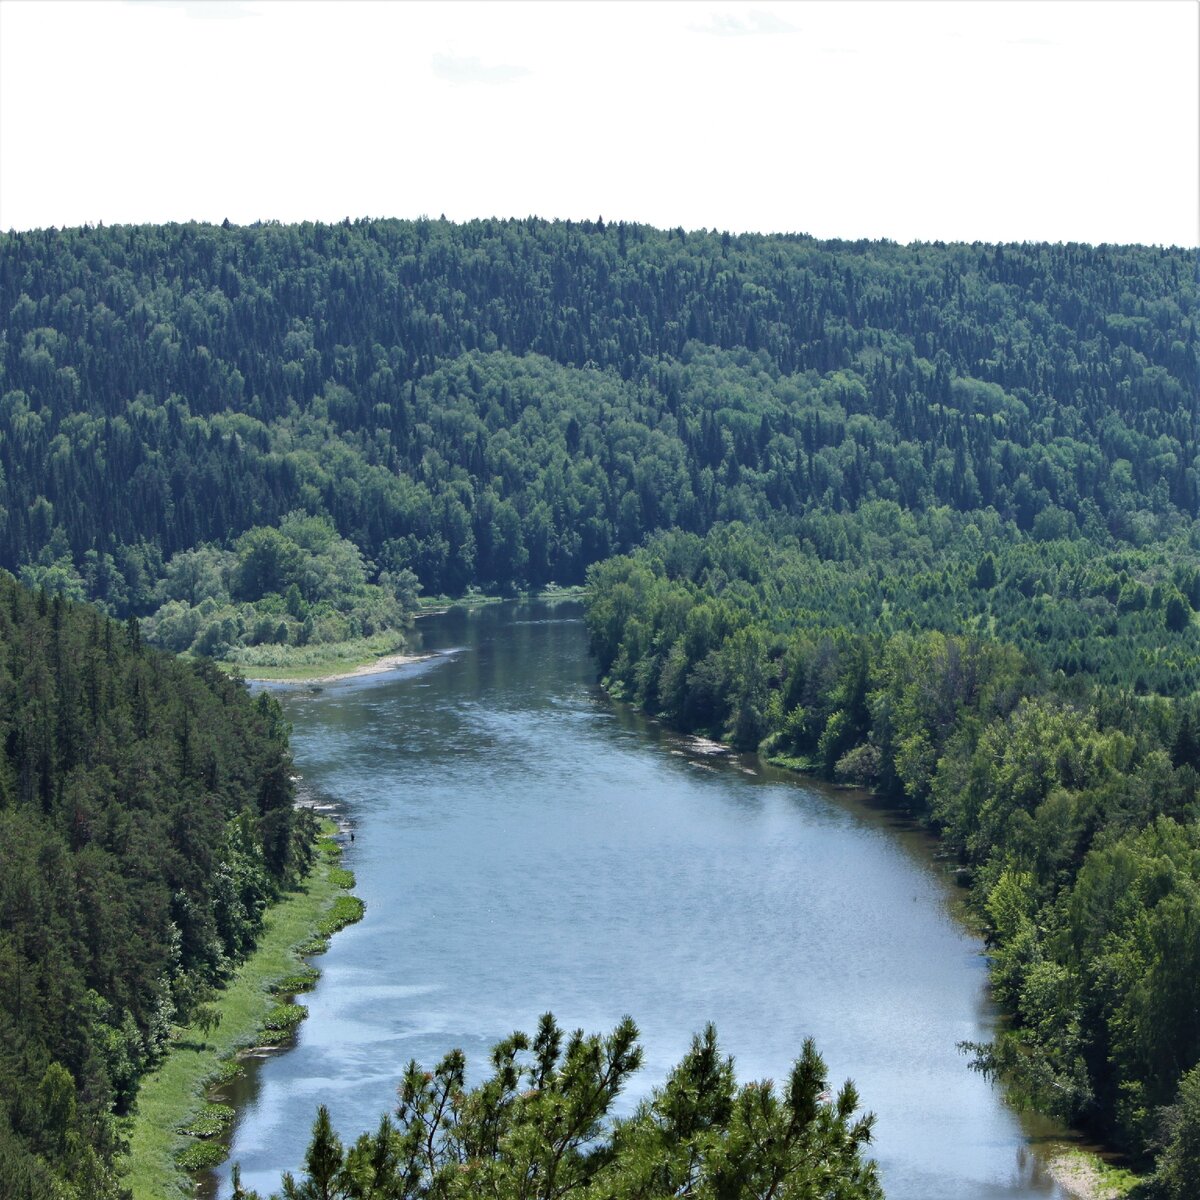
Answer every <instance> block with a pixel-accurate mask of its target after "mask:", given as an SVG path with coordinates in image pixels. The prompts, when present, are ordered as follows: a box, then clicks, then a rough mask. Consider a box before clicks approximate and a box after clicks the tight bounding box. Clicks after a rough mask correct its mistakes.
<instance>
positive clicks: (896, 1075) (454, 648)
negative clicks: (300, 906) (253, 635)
mask: <svg viewBox="0 0 1200 1200" xmlns="http://www.w3.org/2000/svg"><path fill="white" fill-rule="evenodd" d="M418 627H419V633H420V641H421V646H422V648H423V649H425V650H428V651H434V652H436V657H434V658H431V659H429V660H428V661H426V662H423V663H419V664H415V665H412V666H408V667H404V668H401V669H400V670H398V671H394V672H391V673H389V674H387V675H379V676H373V677H366V678H363V679H359V680H354V681H347V682H343V683H340V684H335V685H330V686H327V687H325V688H324V689H322V690H320V691H314V690H311V689H310V690H293V691H289V692H281V696H282V698H283V703H284V705H285V709H286V712H287V717H288V719H289V720H290V721H291V722H292V724H293V727H294V737H293V743H294V749H295V758H296V764H297V769H298V770H299V771H300V772H301V773H302V775H303V777H304V781H305V785H306V786H307V788H309V789H310V790H311V791H312V792H313V793H314V794H315V795H316V796H317V797H318V798H320V799H324V800H326V801H330V802H335V803H336V804H337V805H338V806H339V808H340V810H341V813H342V815H343V816H344V818H345V819H346V820H347V821H348V822H349V823H350V826H351V828H352V829H353V830H354V835H355V837H354V842H353V843H352V844H350V845H348V846H347V848H346V857H345V864H346V865H347V866H348V867H350V868H352V869H353V870H354V872H355V874H356V875H357V877H358V886H357V888H356V892H357V894H358V895H360V896H362V898H363V899H364V900H365V901H366V904H367V913H366V917H365V919H364V920H363V921H362V922H361V923H360V924H358V925H355V926H352V927H351V928H349V929H347V930H345V931H344V932H342V933H339V934H338V935H337V936H336V937H335V938H334V939H333V943H332V947H331V949H330V950H329V952H328V953H327V954H325V955H324V956H323V957H321V958H320V959H318V960H317V961H318V962H319V965H320V967H321V970H322V972H323V974H322V977H321V980H320V982H319V984H318V985H317V987H316V989H315V990H314V991H313V992H312V993H311V994H309V995H308V996H306V997H304V1003H305V1004H307V1005H308V1009H309V1017H308V1019H307V1021H305V1022H304V1024H303V1025H302V1026H301V1027H300V1031H299V1035H298V1038H297V1042H296V1044H295V1046H294V1047H293V1048H291V1049H288V1050H286V1051H284V1052H283V1053H280V1054H278V1055H274V1056H272V1057H270V1058H268V1059H266V1060H264V1061H263V1062H262V1063H261V1064H259V1065H256V1066H255V1067H254V1069H252V1070H251V1072H250V1073H249V1075H248V1077H247V1078H246V1079H245V1080H243V1081H242V1082H241V1083H240V1085H239V1089H238V1092H237V1094H236V1095H235V1100H236V1102H237V1105H238V1118H237V1123H236V1125H235V1128H234V1132H233V1145H232V1159H233V1160H237V1161H239V1162H240V1163H241V1167H242V1179H243V1181H244V1183H246V1184H248V1185H250V1186H252V1187H255V1188H257V1189H259V1190H260V1191H261V1192H262V1193H263V1194H264V1195H266V1194H267V1193H268V1192H269V1191H271V1190H272V1189H274V1188H277V1187H278V1186H279V1177H280V1174H281V1172H282V1171H283V1170H286V1169H292V1170H298V1169H299V1167H300V1165H301V1163H302V1161H303V1155H304V1150H305V1147H306V1145H307V1140H308V1136H309V1131H310V1128H311V1125H312V1121H313V1117H314V1115H315V1111H316V1107H317V1105H318V1104H319V1103H325V1104H327V1105H328V1107H329V1109H330V1112H331V1115H332V1118H333V1121H334V1124H335V1126H336V1128H337V1129H338V1131H339V1132H340V1133H341V1135H342V1137H343V1140H345V1141H351V1140H353V1138H354V1137H355V1136H356V1135H357V1134H358V1133H359V1132H361V1131H363V1130H365V1129H370V1128H373V1127H374V1126H375V1125H377V1124H378V1120H379V1116H380V1114H381V1113H382V1112H383V1111H384V1110H385V1109H389V1108H390V1107H392V1105H393V1104H394V1096H395V1087H396V1083H397V1081H398V1079H399V1076H400V1073H401V1071H402V1069H403V1067H404V1065H405V1064H406V1063H407V1062H408V1060H409V1059H412V1058H416V1059H417V1060H418V1061H420V1062H422V1063H424V1064H426V1065H427V1066H432V1065H433V1064H434V1063H435V1062H436V1061H437V1060H438V1059H439V1058H440V1057H441V1056H442V1055H443V1054H444V1053H445V1052H446V1051H447V1050H449V1049H451V1048H452V1047H455V1046H461V1047H463V1048H464V1049H465V1050H466V1051H467V1054H468V1059H469V1061H470V1062H471V1064H472V1065H473V1066H474V1067H475V1077H476V1078H478V1077H479V1076H480V1074H481V1073H482V1069H483V1064H484V1061H485V1053H486V1051H487V1049H488V1048H489V1047H490V1045H491V1044H492V1043H493V1042H494V1041H496V1040H497V1039H499V1038H501V1037H503V1036H505V1035H506V1034H508V1033H510V1032H511V1031H512V1030H514V1029H525V1030H532V1029H533V1028H534V1027H535V1025H536V1022H537V1019H538V1016H539V1015H540V1014H541V1013H543V1012H547V1011H551V1012H553V1013H554V1014H555V1015H556V1017H557V1018H558V1020H559V1022H560V1024H562V1025H564V1026H565V1027H567V1028H575V1027H582V1028H583V1029H585V1030H588V1031H606V1030H610V1029H611V1028H612V1026H613V1025H614V1024H615V1023H616V1022H617V1021H618V1020H619V1019H620V1017H621V1016H622V1015H623V1014H625V1013H629V1014H631V1015H632V1016H633V1017H634V1019H635V1020H636V1021H637V1023H638V1026H639V1028H640V1029H641V1033H642V1042H643V1045H644V1046H645V1051H646V1054H645V1066H644V1067H643V1068H642V1071H641V1072H640V1073H639V1075H638V1076H636V1077H635V1082H636V1090H635V1091H633V1092H631V1093H630V1094H629V1095H628V1096H627V1097H625V1105H626V1109H627V1108H628V1107H629V1106H631V1105H632V1103H633V1102H634V1101H635V1100H636V1099H637V1098H638V1097H639V1096H641V1095H644V1094H645V1093H646V1092H647V1091H649V1089H650V1088H652V1087H653V1086H654V1085H656V1084H658V1083H661V1082H662V1080H663V1078H664V1076H665V1074H666V1073H667V1071H668V1070H669V1068H670V1067H671V1066H672V1065H673V1064H674V1063H676V1062H677V1061H678V1060H679V1058H680V1057H681V1056H682V1055H683V1054H684V1052H685V1051H686V1050H687V1048H688V1045H689V1043H690V1040H691V1036H692V1034H693V1033H694V1032H695V1031H697V1030H699V1029H701V1028H702V1027H703V1026H704V1024H705V1023H706V1022H708V1021H713V1022H715V1024H716V1027H717V1031H718V1034H719V1036H720V1039H721V1042H722V1045H723V1047H724V1049H725V1050H726V1052H728V1053H730V1054H732V1055H733V1056H734V1058H735V1061H736V1066H737V1074H738V1078H739V1080H743V1081H747V1080H750V1079H761V1078H767V1077H769V1078H774V1079H777V1080H778V1079H782V1078H784V1077H785V1076H786V1073H787V1071H788V1070H789V1067H790V1065H791V1063H792V1061H793V1059H794V1058H795V1057H796V1055H797V1054H798V1053H799V1050H800V1046H801V1043H802V1042H803V1040H804V1038H805V1037H807V1036H810V1035H811V1036H813V1037H815V1038H816V1041H817V1046H818V1049H819V1050H820V1051H821V1053H822V1054H823V1055H824V1057H825V1060H826V1062H827V1064H828V1066H829V1072H830V1077H831V1079H832V1081H833V1083H834V1085H835V1086H838V1085H840V1083H841V1082H842V1080H844V1079H847V1078H852V1079H853V1080H854V1082H855V1084H856V1085H857V1087H858V1089H859V1092H860V1094H861V1096H862V1098H863V1103H864V1106H865V1107H867V1108H869V1109H871V1110H873V1111H874V1112H875V1113H876V1114H877V1124H876V1141H875V1145H874V1156H875V1158H876V1159H877V1161H878V1163H879V1167H880V1173H881V1176H882V1179H883V1183H884V1187H885V1189H886V1192H887V1195H888V1197H889V1198H890V1200H1000V1198H1001V1197H1003V1198H1005V1200H1013V1198H1016V1197H1023V1198H1024V1197H1061V1196H1063V1195H1064V1194H1063V1193H1061V1192H1060V1191H1059V1189H1058V1188H1057V1186H1056V1185H1055V1184H1054V1183H1053V1182H1052V1181H1051V1180H1050V1179H1049V1177H1048V1176H1047V1174H1046V1172H1045V1170H1044V1168H1043V1166H1042V1164H1041V1162H1040V1160H1039V1156H1038V1152H1037V1150H1036V1149H1035V1145H1036V1143H1037V1142H1038V1134H1039V1132H1040V1133H1041V1134H1043V1135H1045V1134H1048V1133H1049V1132H1050V1131H1048V1130H1041V1131H1039V1130H1037V1129H1035V1128H1034V1127H1033V1126H1031V1125H1030V1124H1028V1123H1027V1122H1026V1123H1023V1122H1022V1120H1021V1119H1020V1118H1018V1116H1017V1115H1015V1114H1014V1113H1013V1112H1012V1111H1011V1110H1010V1109H1009V1108H1008V1107H1007V1106H1006V1105H1005V1103H1004V1100H1003V1097H1002V1095H1001V1094H1000V1093H999V1092H998V1091H997V1090H996V1089H994V1088H993V1087H991V1086H990V1085H989V1084H988V1083H987V1082H986V1081H985V1080H984V1079H983V1078H981V1077H980V1076H979V1075H977V1074H975V1073H974V1072H972V1071H970V1070H968V1068H967V1060H966V1059H965V1058H964V1057H963V1055H962V1054H960V1053H959V1052H958V1051H957V1050H956V1044H957V1043H958V1042H960V1041H964V1040H972V1041H977V1040H982V1039H986V1038H987V1037H989V1035H990V1033H991V1031H992V1028H993V1024H994V1020H995V1016H994V1013H993V1009H992V1007H991V1005H990V1003H989V1000H988V997H987V991H986V965H985V960H984V958H983V955H982V953H981V950H982V947H981V945H980V943H979V941H978V940H977V939H976V938H974V937H972V936H971V935H970V934H968V933H967V932H966V930H965V929H964V927H963V926H962V925H961V923H960V922H959V920H958V919H957V918H956V915H955V914H956V905H957V903H958V894H957V893H956V890H955V888H954V887H953V885H952V883H951V882H950V881H949V880H948V879H947V876H946V873H945V871H944V870H943V869H942V867H941V866H940V865H939V864H938V863H937V862H936V861H935V860H934V858H933V855H932V848H931V845H930V843H929V842H928V840H927V839H926V838H924V837H923V836H922V835H921V834H919V833H918V832H916V831H914V830H912V829H909V828H907V827H906V826H905V824H904V823H903V822H902V821H899V820H897V819H896V818H895V817H893V816H890V815H889V814H888V813H887V812H886V811H881V810H879V809H877V808H875V807H872V806H870V805H868V804H866V803H864V802H862V801H861V800H855V799H854V798H852V797H847V796H845V795H843V794H840V793H837V792H832V791H829V790H825V789H822V788H820V787H818V786H814V785H812V784H809V783H804V782H798V781H796V779H795V778H794V777H787V776H785V775H784V774H783V773H782V772H778V771H775V770H773V769H771V768H769V767H765V766H764V765H763V764H761V763H760V762H759V761H758V760H757V759H755V758H752V757H742V758H735V757H730V758H727V759H724V760H718V759H713V758H710V757H707V756H705V755H704V754H702V753H700V752H699V751H698V750H696V749H695V748H693V747H692V746H691V745H690V743H689V742H688V741H687V740H686V739H682V738H679V737H677V736H675V735H673V734H671V733H670V732H669V731H667V730H664V729H663V728H661V727H660V726H658V725H656V724H654V723H650V722H647V721H645V720H643V719H640V718H638V717H637V716H636V715H634V714H633V713H631V712H629V711H628V710H626V709H625V708H623V707H621V706H614V705H613V704H610V703H609V702H608V701H606V699H605V698H604V697H603V695H602V694H601V693H600V692H599V691H598V690H597V688H596V683H595V666H594V664H593V663H592V661H591V660H590V659H589V657H588V653H587V636H586V631H585V628H584V625H583V623H582V613H581V609H580V607H579V606H578V605H575V604H559V605H557V606H549V605H545V604H523V605H517V604H505V605H497V606H492V607H485V608H481V609H476V610H474V611H470V612H468V611H464V610H462V609H455V610H452V611H450V612H448V613H445V614H443V615H438V616H430V617H427V618H424V619H422V620H421V621H419V622H418ZM219 1194H220V1195H221V1196H222V1197H227V1196H228V1195H229V1194H230V1186H229V1179H228V1166H226V1167H225V1168H224V1169H223V1171H222V1172H221V1176H220V1184H219Z"/></svg>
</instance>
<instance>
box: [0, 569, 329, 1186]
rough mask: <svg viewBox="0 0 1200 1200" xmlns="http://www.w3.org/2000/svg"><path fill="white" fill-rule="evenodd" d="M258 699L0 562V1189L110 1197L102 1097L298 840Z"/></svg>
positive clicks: (278, 730) (123, 1081) (220, 957)
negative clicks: (35, 587)
mask: <svg viewBox="0 0 1200 1200" xmlns="http://www.w3.org/2000/svg"><path fill="white" fill-rule="evenodd" d="M290 772H291V759H290V756H289V753H288V746H287V735H286V729H285V727H284V725H283V724H282V721H281V718H280V714H279V710H278V706H277V705H276V704H275V703H274V701H273V700H272V699H271V698H270V697H268V696H266V695H262V696H260V697H258V698H257V699H252V698H251V697H250V696H249V694H248V693H247V691H246V689H245V687H244V686H243V685H242V684H240V683H238V682H235V681H233V680H230V679H228V678H227V677H226V676H224V675H223V674H222V673H221V672H219V671H218V670H217V669H216V668H215V667H213V666H212V665H211V664H210V663H205V662H198V663H194V664H189V663H185V662H183V661H180V660H177V659H174V658H172V657H171V656H170V655H168V654H165V653H163V652H162V651H159V650H154V649H151V648H149V647H147V646H145V645H143V644H142V642H141V639H140V637H139V635H138V629H137V626H136V624H135V623H131V624H129V625H127V626H123V625H119V624H116V623H115V622H113V621H111V620H109V619H107V618H105V617H103V616H101V614H100V613H98V612H97V611H96V609H95V608H91V607H88V606H85V605H79V604H73V603H70V602H65V601H64V600H63V599H62V598H61V597H54V598H53V599H49V598H48V597H47V596H46V594H45V593H39V594H37V595H35V594H33V593H31V592H30V591H28V590H27V589H25V588H23V587H21V586H20V585H18V584H17V583H15V582H14V581H13V580H12V579H11V578H10V577H7V576H5V575H4V574H3V573H0V1195H3V1196H4V1197H6V1200H76V1198H77V1200H109V1198H113V1197H116V1196H118V1195H119V1194H120V1193H119V1183H118V1181H116V1180H115V1179H114V1177H113V1174H112V1155H113V1151H114V1147H115V1145H116V1139H117V1127H116V1125H115V1123H114V1119H113V1117H114V1113H116V1114H120V1113H122V1112H124V1111H125V1110H126V1108H127V1106H128V1105H129V1103H130V1102H131V1101H132V1099H133V1096H134V1092H135V1089H136V1086H137V1080H138V1077H139V1075H140V1074H141V1073H142V1072H143V1071H144V1069H145V1068H146V1067H147V1066H148V1065H149V1064H151V1063H153V1062H154V1061H155V1060H156V1059H157V1058H158V1057H159V1056H160V1055H161V1054H162V1053H163V1051H164V1048H165V1046H166V1042H167V1039H168V1035H169V1034H170V1031H171V1026H172V1024H173V1023H175V1022H180V1021H182V1020H183V1019H184V1018H186V1016H187V1014H188V1013H189V1012H191V1011H192V1010H193V1009H194V1007H195V1005H196V1004H197V1003H198V1002H200V1001H202V1000H204V998H205V997H206V995H207V994H208V993H209V991H210V990H211V988H212V987H213V985H215V984H217V983H218V982H220V981H221V980H223V979H224V978H226V977H227V975H228V973H229V971H230V969H231V967H232V965H233V964H234V963H236V962H237V961H238V960H239V959H241V958H242V957H243V956H244V955H245V954H246V953H247V951H248V950H249V949H250V948H251V947H252V946H253V944H254V940H255V937H256V934H257V932H258V929H259V924H260V918H261V916H262V913H263V910H264V908H265V907H266V905H267V903H268V902H269V901H270V900H271V899H272V898H273V897H274V896H275V895H277V894H278V890H279V888H280V886H281V885H282V884H284V883H285V882H286V881H287V880H288V879H289V878H290V877H292V876H294V875H295V874H296V873H298V872H302V871H303V870H304V868H305V867H306V865H307V862H308V860H309V855H310V849H309V840H308V838H307V837H306V835H305V828H304V823H303V822H301V821H298V820H297V817H296V815H295V813H294V811H293V808H292V783H291V778H290Z"/></svg>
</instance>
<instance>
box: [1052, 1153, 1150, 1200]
mask: <svg viewBox="0 0 1200 1200" xmlns="http://www.w3.org/2000/svg"><path fill="white" fill-rule="evenodd" d="M1046 1169H1047V1171H1049V1173H1050V1175H1051V1176H1052V1177H1053V1179H1054V1182H1055V1183H1057V1184H1058V1186H1059V1187H1061V1188H1062V1189H1063V1191H1065V1192H1066V1193H1067V1194H1068V1195H1070V1196H1072V1197H1074V1198H1075V1200H1121V1197H1123V1196H1124V1195H1125V1194H1126V1192H1128V1191H1129V1189H1130V1187H1132V1186H1133V1184H1134V1182H1135V1177H1134V1176H1132V1175H1130V1174H1129V1172H1127V1171H1122V1170H1120V1169H1114V1168H1112V1167H1108V1166H1106V1164H1105V1163H1104V1160H1103V1159H1101V1158H1100V1157H1099V1156H1098V1155H1095V1154H1089V1153H1087V1152H1084V1151H1079V1150H1065V1151H1063V1152H1061V1153H1059V1154H1054V1155H1051V1156H1049V1157H1048V1158H1047V1160H1046Z"/></svg>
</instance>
